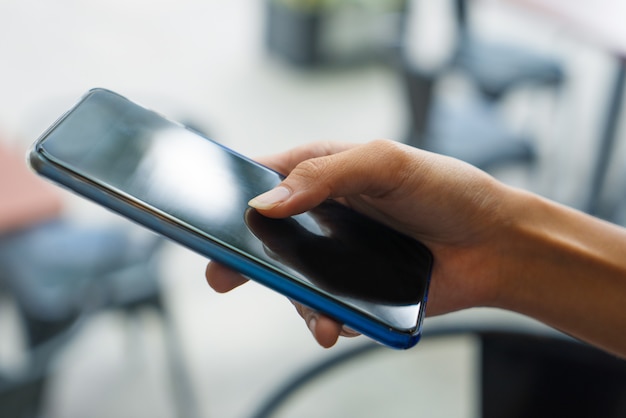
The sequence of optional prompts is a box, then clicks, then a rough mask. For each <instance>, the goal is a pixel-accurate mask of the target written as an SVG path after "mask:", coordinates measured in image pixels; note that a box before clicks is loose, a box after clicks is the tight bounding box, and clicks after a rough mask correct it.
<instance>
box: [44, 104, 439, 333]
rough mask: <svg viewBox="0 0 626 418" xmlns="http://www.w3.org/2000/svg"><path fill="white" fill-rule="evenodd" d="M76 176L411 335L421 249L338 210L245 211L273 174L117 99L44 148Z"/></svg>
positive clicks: (81, 115)
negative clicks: (277, 214) (280, 216)
mask: <svg viewBox="0 0 626 418" xmlns="http://www.w3.org/2000/svg"><path fill="white" fill-rule="evenodd" d="M44 145H45V147H46V150H47V151H48V152H49V153H50V154H51V155H52V156H57V157H59V158H61V159H64V160H67V161H69V162H70V164H71V165H72V166H73V168H74V169H75V170H76V171H78V172H79V173H81V174H82V175H83V176H85V177H88V178H91V179H97V181H98V182H100V183H106V184H107V185H108V186H110V187H112V188H114V189H116V190H117V191H119V192H120V193H121V194H123V195H125V196H130V197H132V198H133V199H136V200H138V201H141V202H144V204H146V205H148V206H150V207H152V208H156V209H158V210H159V211H160V212H161V213H164V214H167V215H168V216H170V217H172V218H175V219H177V220H179V222H180V223H182V224H184V225H185V226H186V227H189V228H193V229H194V230H195V231H197V232H199V233H201V234H203V235H205V236H207V237H209V238H211V239H212V240H214V241H216V242H218V243H220V244H222V245H224V246H226V247H228V248H230V249H232V250H234V251H237V252H240V253H245V254H247V255H248V256H249V257H250V258H252V259H254V260H256V261H257V262H258V263H261V264H263V265H265V266H267V267H269V268H271V269H273V270H275V271H278V272H281V273H282V274H283V275H286V276H287V277H289V278H291V279H292V280H298V281H300V282H303V283H307V284H308V285H310V286H313V287H315V288H317V289H319V290H320V291H322V292H325V293H328V294H333V295H335V296H336V297H337V298H338V299H339V300H341V301H342V302H343V303H345V304H348V305H350V306H353V307H355V308H357V309H359V310H361V311H363V312H366V313H369V314H370V315H372V316H374V317H376V318H379V319H380V320H382V321H383V322H385V323H387V324H389V325H392V326H396V327H398V328H404V329H412V328H414V327H415V326H416V321H417V318H418V315H419V309H420V303H421V301H422V300H423V298H424V295H425V292H426V286H427V280H428V271H429V268H430V256H429V254H428V252H427V251H426V250H425V249H424V247H423V246H421V244H419V243H418V242H416V241H415V240H412V239H410V238H408V237H406V236H404V235H401V234H397V233H395V232H393V231H390V230H389V229H387V228H385V227H383V226H382V225H379V224H377V223H373V222H371V221H370V220H369V219H366V218H364V217H363V216H360V215H358V214H355V212H353V211H351V210H349V209H347V208H345V207H343V206H341V205H339V204H336V203H331V202H328V203H325V204H323V205H322V206H320V207H318V208H316V209H314V210H312V211H310V212H307V213H305V214H302V215H298V216H295V217H292V218H289V219H285V220H273V219H268V218H265V217H263V216H261V215H260V214H258V213H257V212H256V211H253V210H250V209H249V208H248V206H247V202H248V201H249V200H250V199H251V198H252V197H254V196H256V195H258V194H260V193H262V192H264V191H266V190H268V189H270V188H272V187H273V186H275V185H276V184H278V183H279V182H280V180H281V178H280V175H279V174H277V173H274V172H272V171H270V170H267V169H266V168H264V167H261V166H259V165H256V164H252V163H250V161H248V160H247V159H245V158H243V157H241V156H238V155H236V154H234V153H231V152H229V151H227V150H225V149H224V148H223V147H222V146H220V145H218V144H216V143H214V142H213V141H211V140H208V139H206V138H203V137H201V136H199V135H198V134H196V133H194V132H192V131H190V130H187V129H185V128H184V127H182V126H180V125H178V124H175V123H173V122H170V121H167V120H164V119H163V118H162V117H160V116H159V115H158V114H156V113H153V112H150V111H147V110H145V109H143V108H141V107H139V106H137V105H135V104H133V103H131V102H129V101H127V100H125V99H123V98H121V97H118V96H115V95H110V94H98V93H95V94H92V95H91V96H89V97H88V98H87V99H86V101H85V102H84V103H83V104H82V105H81V106H79V107H77V108H76V109H75V110H74V112H72V113H71V114H70V115H69V116H68V117H67V118H66V119H64V120H63V121H62V122H61V124H60V125H59V126H58V127H57V129H56V130H55V131H53V132H52V133H51V134H50V136H49V137H48V138H47V139H46V142H45V144H44Z"/></svg>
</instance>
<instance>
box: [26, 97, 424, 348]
mask: <svg viewBox="0 0 626 418" xmlns="http://www.w3.org/2000/svg"><path fill="white" fill-rule="evenodd" d="M94 92H105V93H107V94H114V95H116V96H119V97H121V98H123V99H125V100H128V99H126V98H124V97H123V96H120V95H119V94H117V93H114V92H111V91H109V90H106V89H100V88H97V89H92V90H89V91H88V92H87V93H86V94H85V95H84V96H83V97H82V98H81V99H80V100H79V101H78V102H77V103H76V104H75V105H74V106H73V107H72V108H71V109H70V110H68V111H67V112H66V113H64V114H63V115H62V116H61V117H60V118H59V119H58V120H57V121H56V122H55V123H54V124H53V125H52V126H51V127H50V128H48V129H47V130H46V131H45V132H44V133H43V134H42V135H41V136H40V138H39V139H38V140H37V141H36V142H35V143H34V144H33V146H32V147H31V149H30V151H29V154H28V161H29V164H30V166H31V167H32V169H33V170H34V171H35V172H37V173H38V174H40V175H42V176H44V177H46V178H48V179H50V180H51V181H53V182H55V183H57V184H58V185H60V186H62V187H64V188H67V189H69V190H71V191H72V192H74V193H76V194H78V195H80V196H83V197H85V198H87V199H89V200H91V201H93V202H95V203H97V204H99V205H101V206H103V207H105V208H107V209H109V210H112V211H113V212H115V213H117V214H119V215H122V216H123V217H126V218H127V219H130V220H131V221H134V222H136V223H137V224H139V225H141V226H143V227H146V228H148V229H150V230H152V231H153V232H156V233H158V234H161V235H163V236H165V237H167V238H169V239H171V240H172V241H174V242H176V243H178V244H180V245H182V246H184V247H187V248H189V249H190V250H192V251H195V252H197V253H199V254H201V255H203V256H206V257H207V258H209V259H211V260H215V261H217V262H219V263H222V264H224V265H226V266H228V267H230V268H232V269H234V270H236V271H239V272H240V273H242V274H243V275H245V276H246V277H248V278H250V279H252V280H254V281H256V282H258V283H260V284H262V285H264V286H266V287H268V288H270V289H273V290H275V291H277V292H279V293H281V294H283V295H285V296H287V297H289V298H291V299H293V300H295V301H298V302H300V303H302V304H304V305H306V306H308V307H310V308H312V309H315V310H318V311H320V312H323V313H324V314H326V315H328V316H330V317H332V318H334V319H335V320H337V321H339V322H341V323H344V324H345V325H347V326H348V327H350V328H352V329H354V330H355V331H357V332H360V333H361V334H363V335H366V336H368V337H370V338H372V339H374V340H375V341H378V342H380V343H382V344H384V345H387V346H389V347H392V348H396V349H407V348H410V347H413V346H414V345H415V344H417V343H418V341H419V339H420V337H421V330H422V323H423V319H424V316H425V308H426V301H427V295H428V284H427V288H426V291H425V297H424V300H423V301H421V302H420V308H419V318H418V321H417V326H416V328H415V329H413V330H399V329H395V328H392V327H390V326H389V325H387V324H383V323H382V322H379V321H378V320H376V319H375V318H372V317H370V316H369V315H366V314H364V313H362V312H360V311H357V310H356V309H353V308H351V307H349V306H347V305H345V304H343V303H342V302H340V301H337V300H333V299H331V298H330V297H328V296H326V295H324V294H322V293H320V292H317V291H316V290H315V289H313V288H310V287H307V286H305V285H304V284H301V283H299V282H297V281H294V280H293V279H291V278H289V277H287V276H284V275H281V274H280V273H278V272H275V271H273V270H270V269H268V268H267V267H265V266H263V265H261V264H260V263H258V262H256V261H254V260H252V259H248V258H245V257H244V256H243V255H242V254H239V253H236V252H235V251H233V250H231V249H229V248H227V247H225V246H223V245H222V244H220V243H218V242H215V241H212V240H211V239H210V238H208V237H207V236H205V235H202V234H200V233H198V232H197V231H194V230H192V229H190V228H189V227H187V226H185V225H184V224H183V223H180V222H176V219H175V218H174V217H172V216H169V215H166V214H163V213H161V212H159V211H158V209H156V208H152V207H150V206H149V205H146V204H144V203H143V202H140V201H137V200H134V199H132V198H131V197H129V196H125V195H124V194H123V193H120V192H118V191H116V190H115V189H114V188H107V187H106V186H105V185H103V184H100V183H98V182H97V181H94V180H92V179H89V178H86V177H84V176H83V175H81V174H80V173H78V172H76V171H73V170H72V168H71V167H69V166H68V165H65V164H64V163H63V162H62V161H59V160H58V159H57V158H55V157H54V156H52V155H50V154H49V153H48V152H47V151H46V149H45V146H44V142H45V139H46V138H47V137H48V135H49V134H50V133H51V132H52V131H53V130H54V129H55V128H56V126H58V124H60V123H61V121H63V120H64V119H65V118H66V117H67V116H68V115H69V114H71V113H72V111H73V110H74V109H76V108H77V107H78V106H80V104H81V103H82V102H83V101H84V100H85V99H86V98H87V97H88V96H89V95H90V94H93V93H94ZM138 106H139V105H138ZM161 117H162V116H161ZM164 119H166V120H168V121H170V122H172V121H171V120H169V119H167V118H164ZM174 123H176V122H174ZM203 138H204V137H203ZM205 139H207V140H210V139H209V138H205ZM213 142H214V143H216V142H215V141H213ZM216 144H217V145H219V146H220V147H222V148H224V149H225V150H227V151H228V152H231V153H234V154H236V155H238V156H240V157H241V158H244V159H246V160H248V161H250V163H252V164H256V165H259V166H260V164H258V163H256V162H254V161H252V160H250V159H249V158H247V157H245V156H242V155H241V154H238V153H237V152H235V151H233V150H231V149H229V148H227V147H225V146H223V145H221V144H219V143H216ZM263 167H264V166H263ZM264 168H265V169H268V170H269V168H267V167H264ZM138 203H139V204H140V205H141V208H140V207H139V205H138ZM428 281H430V272H429V275H428Z"/></svg>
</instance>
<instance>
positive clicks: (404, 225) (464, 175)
mask: <svg viewBox="0 0 626 418" xmlns="http://www.w3.org/2000/svg"><path fill="white" fill-rule="evenodd" d="M261 162H262V163H264V164H266V165H268V166H270V167H272V168H274V169H276V170H278V171H280V172H282V173H285V174H288V176H287V178H286V179H285V180H284V181H283V182H282V183H281V184H280V185H279V186H278V187H277V188H275V189H273V190H271V191H268V192H266V193H264V194H262V195H260V196H258V197H257V198H255V199H253V200H252V201H250V206H252V207H254V208H256V209H257V210H258V211H259V212H261V213H262V214H263V215H265V216H268V217H274V218H282V217H287V216H290V215H294V214H297V213H301V212H303V211H305V210H308V209H311V208H313V207H315V206H317V205H318V204H319V203H321V202H322V201H324V200H325V199H328V198H334V199H337V200H339V201H340V202H342V203H344V204H346V205H349V206H351V207H352V208H354V209H356V210H358V211H360V212H362V213H365V214H366V215H368V216H371V217H373V218H375V219H377V220H379V221H381V222H383V223H386V224H387V225H389V226H391V227H392V228H395V229H397V230H399V231H402V232H404V233H406V234H409V235H412V236H413V237H415V238H417V239H418V240H420V241H421V242H423V243H424V244H425V245H426V246H427V247H428V248H429V249H430V250H431V251H432V253H433V255H434V258H435V265H434V269H433V273H432V279H431V286H430V293H429V301H428V305H427V315H429V316H433V315H441V314H445V313H448V312H453V311H458V310H462V309H466V308H471V307H478V306H484V307H497V308H501V309H506V310H510V311H514V312H518V313H521V314H524V315H527V316H529V317H532V318H535V319H537V320H539V321H542V322H544V323H545V324H547V325H550V326H552V327H554V328H557V329H560V330H562V331H563V332H565V333H568V334H570V335H572V336H574V337H576V338H578V339H581V340H584V341H587V342H588V343H590V344H593V345H595V346H597V347H599V348H601V349H603V350H606V351H608V352H611V353H613V354H615V355H618V356H620V357H626V332H624V330H626V309H624V307H626V230H625V229H624V228H621V227H619V226H616V225H613V224H610V223H607V222H604V221H601V220H599V219H596V218H594V217H591V216H589V215H586V214H584V213H582V212H579V211H576V210H573V209H571V208H568V207H565V206H562V205H559V204H557V203H555V202H552V201H549V200H547V199H544V198H542V197H540V196H537V195H534V194H531V193H529V192H526V191H523V190H519V189H516V188H512V187H509V186H507V185H504V184H502V183H500V182H498V181H497V180H495V179H494V178H493V177H491V176H489V175H488V174H486V173H484V172H482V171H480V170H478V169H477V168H475V167H473V166H470V165H468V164H465V163H463V162H461V161H458V160H455V159H452V158H448V157H445V156H441V155H436V154H432V153H429V152H426V151H423V150H419V149H416V148H413V147H409V146H406V145H403V144H400V143H397V142H393V141H387V140H377V141H372V142H370V143H367V144H361V145H357V144H344V143H333V142H318V143H313V144H310V145H306V146H302V147H298V148H295V149H292V150H290V151H287V152H285V153H282V154H278V155H275V156H272V157H268V158H264V159H262V160H261ZM206 277H207V281H208V283H209V284H210V285H211V287H213V289H215V290H216V291H218V292H227V291H230V290H231V289H233V288H235V287H237V286H239V285H241V284H243V283H245V282H246V279H245V278H243V277H242V276H240V275H239V274H237V273H236V272H234V271H232V270H229V269H228V268H226V267H224V266H222V265H220V264H217V263H209V265H208V267H207V271H206ZM296 308H297V310H298V312H299V313H300V315H301V316H302V317H303V318H304V320H305V321H306V323H307V325H308V327H309V329H310V330H311V332H312V333H313V335H314V337H315V338H316V340H317V341H318V343H319V344H320V345H322V346H323V347H330V346H332V345H333V344H334V343H335V342H336V341H337V339H338V337H339V336H340V335H345V336H352V335H354V334H355V333H354V332H352V331H350V330H347V329H344V328H343V327H342V326H341V324H338V323H336V322H335V321H333V320H332V319H331V318H328V317H325V316H324V315H321V314H319V313H317V312H313V311H311V310H310V309H308V308H306V307H303V306H299V305H296Z"/></svg>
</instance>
